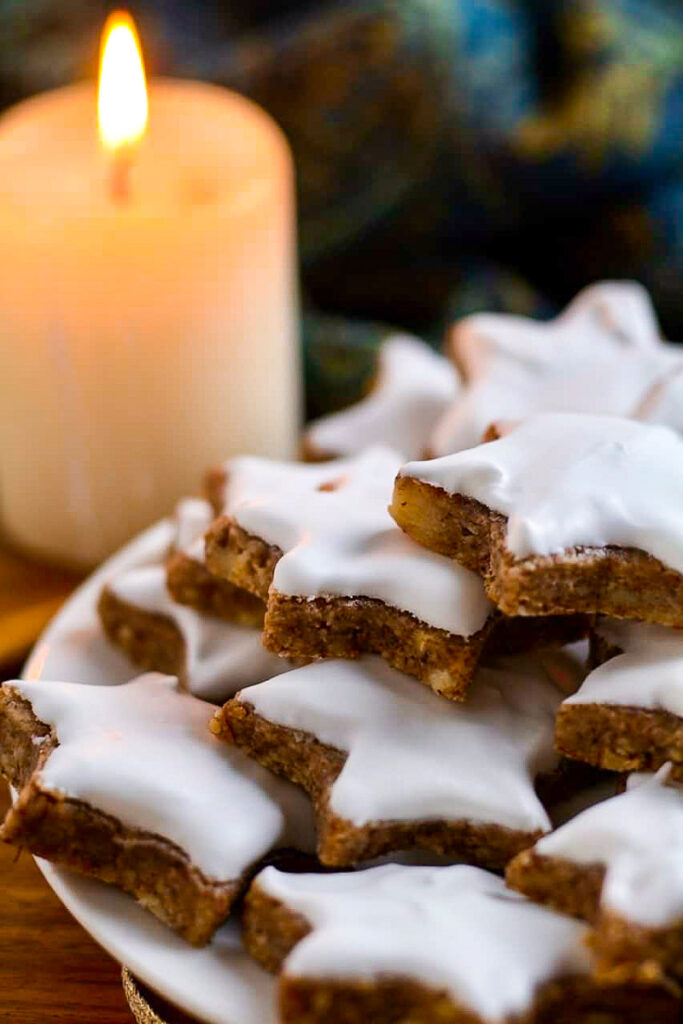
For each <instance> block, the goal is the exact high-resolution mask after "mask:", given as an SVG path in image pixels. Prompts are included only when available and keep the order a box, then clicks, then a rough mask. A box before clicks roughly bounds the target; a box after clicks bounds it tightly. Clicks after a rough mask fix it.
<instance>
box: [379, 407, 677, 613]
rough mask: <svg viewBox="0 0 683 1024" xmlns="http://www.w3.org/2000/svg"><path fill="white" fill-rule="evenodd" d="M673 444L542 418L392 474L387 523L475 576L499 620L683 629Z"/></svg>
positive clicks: (598, 419)
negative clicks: (563, 617) (580, 617)
mask: <svg viewBox="0 0 683 1024" xmlns="http://www.w3.org/2000/svg"><path fill="white" fill-rule="evenodd" d="M681 507H683V438H681V437H680V436H679V435H678V434H677V433H675V432H674V431H673V430H671V429H669V428H667V427H660V426H649V425H645V424H642V423H638V422H635V421H633V420H627V419H620V418H617V417H611V416H584V415H580V414H548V415H539V416H534V417H531V418H530V419H528V420H526V421H524V422H523V423H521V424H519V425H517V426H513V427H511V428H510V429H509V430H508V431H507V432H506V433H505V434H504V436H502V437H499V438H498V439H497V440H494V441H490V442H488V443H486V444H482V445H479V446H478V447H476V448H472V449H470V450H468V451H463V452H458V453H456V454H454V455H448V456H444V457H443V458H440V459H433V460H431V461H427V462H413V463H408V464H407V465H406V466H404V467H403V469H402V470H401V471H400V473H399V475H398V477H397V479H396V483H395V487H394V499H393V503H392V506H391V513H392V515H393V517H394V519H395V520H396V522H397V523H398V524H399V526H401V528H402V529H403V530H405V532H406V533H407V534H408V535H409V536H411V537H413V539H414V540H416V541H418V542H419V543H421V544H423V545H425V546H426V547H428V548H430V549H432V550H434V551H438V552H440V553H441V554H444V555H448V556H450V557H451V558H453V559H455V560H456V561H457V562H459V563H460V564H462V565H464V566H466V567H467V568H470V569H472V570H474V571H476V572H478V573H480V574H481V575H482V576H483V578H484V581H485V583H486V589H487V592H488V594H489V596H490V598H491V599H492V600H493V601H494V602H495V603H496V604H497V605H498V607H499V608H500V609H501V610H502V611H503V612H504V613H505V614H506V615H553V614H570V613H576V612H579V613H587V614H596V613H601V614H606V615H611V616H614V617H617V618H633V619H642V620H645V621H647V622H655V623H660V624H663V625H667V626H683V519H682V518H681V516H680V514H679V511H678V510H679V509H680V508H681Z"/></svg>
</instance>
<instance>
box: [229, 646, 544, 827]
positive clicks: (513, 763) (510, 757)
mask: <svg viewBox="0 0 683 1024" xmlns="http://www.w3.org/2000/svg"><path fill="white" fill-rule="evenodd" d="M237 697H238V699H239V700H240V701H242V702H244V703H247V704H251V705H253V707H254V709H255V710H256V712H257V714H259V715H261V716H262V717H264V718H266V719H267V720H268V721H270V722H275V723H277V724H278V725H284V726H287V727H289V728H291V729H302V730H304V731H305V732H309V733H312V734H313V735H314V736H315V737H316V738H317V739H318V740H319V741H320V742H321V743H323V744H325V745H327V746H332V747H336V748H337V749H339V750H343V751H346V752H348V757H347V759H346V763H345V765H344V767H343V769H342V771H341V773H340V774H339V776H338V777H337V779H336V781H335V782H334V784H333V786H332V790H331V794H330V807H331V808H332V810H333V811H335V812H336V814H338V815H340V816H341V817H343V818H346V819H347V820H350V821H352V822H353V824H354V825H356V826H362V825H366V824H368V823H369V822H374V821H392V820H394V821H408V820H413V819H416V820H429V819H435V820H438V819H441V818H443V819H447V820H451V821H456V820H457V821H460V820H463V819H467V820H469V821H475V822H480V823H483V822H486V823H497V824H499V825H505V826H508V827H509V828H514V829H521V830H523V831H534V830H536V829H548V828H549V827H550V823H549V819H548V815H547V814H546V812H545V810H544V808H543V806H542V805H541V803H540V801H539V799H538V797H537V796H536V793H535V792H534V778H535V776H536V774H537V772H538V771H539V770H544V769H548V768H550V767H552V766H553V765H554V764H555V762H556V755H555V754H554V753H553V731H554V718H555V711H556V709H557V706H558V704H559V701H560V698H561V693H560V691H559V690H558V688H557V687H556V686H555V685H554V684H553V683H551V682H550V680H549V678H548V676H547V674H546V673H545V672H544V670H543V668H542V666H541V663H540V661H538V660H534V659H532V658H531V657H527V658H514V659H513V658H511V659H509V660H507V661H505V662H504V663H502V665H501V667H499V668H480V669H479V671H478V673H477V675H476V677H475V681H474V684H473V686H472V689H471V691H470V695H469V697H468V700H467V703H466V704H456V703H454V702H452V701H445V700H443V698H442V697H438V696H436V695H435V694H434V693H432V692H431V691H430V690H428V689H426V688H425V687H423V686H417V685H416V684H415V681H414V680H413V679H411V678H409V677H408V676H404V675H403V674H402V673H400V672H396V671H395V670H394V669H391V668H389V667H388V666H387V665H386V664H385V663H384V662H383V661H381V660H380V659H379V658H374V657H365V658H361V659H360V660H359V661H336V660H335V661H325V662H320V663H318V664H315V665H308V666H306V667H305V668H301V669H296V670H295V671H293V672H288V673H287V674H286V675H283V676H280V677H279V678H277V679H270V680H268V681H267V682H265V683H260V684H258V685H256V686H251V687H249V688H248V689H246V690H242V691H241V692H240V693H239V694H238V695H237Z"/></svg>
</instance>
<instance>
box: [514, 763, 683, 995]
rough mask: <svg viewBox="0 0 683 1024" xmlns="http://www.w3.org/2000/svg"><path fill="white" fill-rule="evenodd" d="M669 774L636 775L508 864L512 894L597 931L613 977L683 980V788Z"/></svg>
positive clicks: (601, 957)
mask: <svg viewBox="0 0 683 1024" xmlns="http://www.w3.org/2000/svg"><path fill="white" fill-rule="evenodd" d="M668 776H669V768H668V766H667V767H665V768H664V769H663V770H662V771H660V772H659V773H658V774H657V775H655V776H632V777H631V779H630V780H629V787H628V789H627V791H626V792H625V793H623V794H621V795H620V796H615V797H612V798H611V799H610V800H605V801H603V802H602V803H599V804H596V805H595V806H593V807H589V808H588V809H587V810H585V811H583V812H582V813H581V814H578V815H577V816H576V817H575V818H572V819H571V820H570V821H568V822H566V823H565V824H564V825H562V826H561V827H560V828H558V829H556V831H554V832H551V833H549V834H548V835H546V836H543V837H542V838H541V839H539V840H538V842H537V843H536V845H535V846H534V847H533V848H532V849H529V850H525V851H524V852H523V853H520V854H519V855H518V856H517V857H515V858H514V860H512V861H511V862H510V863H509V864H508V866H507V871H506V878H507V882H508V885H510V886H512V888H514V889H517V890H518V891H519V892H522V893H524V894H525V895H526V896H529V897H530V898H531V899H534V900H537V901H538V902H539V903H544V904H547V905H548V906H551V907H553V908H554V909H556V910H559V911H562V912H563V913H567V914H572V915H574V916H576V917H581V918H583V919H584V920H586V921H588V922H590V923H592V924H593V926H594V930H593V935H592V939H591V944H592V948H593V950H594V952H595V955H596V958H597V970H598V971H599V972H600V973H602V974H605V975H607V976H609V975H614V974H616V975H622V976H625V975H626V974H629V973H630V974H632V975H633V976H635V977H656V976H658V975H662V976H665V975H667V974H670V975H672V976H674V977H676V978H677V979H679V980H683V791H682V790H681V789H680V787H679V786H674V785H667V784H666V783H667V779H668ZM644 780H645V781H644Z"/></svg>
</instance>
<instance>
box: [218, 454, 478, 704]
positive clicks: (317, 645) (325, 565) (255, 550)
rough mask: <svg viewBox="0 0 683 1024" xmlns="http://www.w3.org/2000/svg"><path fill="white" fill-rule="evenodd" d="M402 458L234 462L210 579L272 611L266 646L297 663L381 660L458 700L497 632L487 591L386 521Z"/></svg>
mask: <svg viewBox="0 0 683 1024" xmlns="http://www.w3.org/2000/svg"><path fill="white" fill-rule="evenodd" d="M399 464H400V456H398V455H397V454H396V453H395V452H392V451H390V450H389V449H386V448H371V449H367V450H366V451H365V452H363V453H362V454H361V455H359V456H357V457H356V458H353V459H348V460H336V461H334V462H330V463H324V464H320V465H315V466H313V465H302V464H296V463H278V462H272V461H269V460H267V459H259V458H238V459H233V460H232V461H231V462H229V463H228V464H227V465H226V466H225V468H224V471H223V474H222V476H221V477H220V478H219V477H217V476H214V478H213V481H214V484H213V486H214V493H215V498H216V499H217V504H218V505H219V506H220V507H221V508H222V510H223V512H222V514H221V515H220V516H219V518H218V519H217V520H216V522H215V523H214V525H213V526H212V528H211V529H210V531H209V533H208V534H207V548H206V557H207V565H208V567H209V569H210V570H211V572H213V573H215V574H216V575H219V576H221V577H227V578H228V579H230V580H231V581H232V582H233V583H235V584H237V585H239V586H241V587H244V588H245V589H247V590H250V591H251V592H252V593H255V594H257V595H258V596H259V597H261V598H262V599H263V600H264V601H267V611H266V619H265V627H264V643H265V646H266V647H267V648H268V650H270V651H273V652H274V653H277V654H280V655H284V656H288V657H292V658H339V657H341V658H356V657H358V656H359V655H360V654H363V653H372V654H380V655H381V656H382V657H383V658H385V659H386V661H387V662H388V663H389V664H390V665H392V666H394V667H395V668H397V669H400V670H402V671H404V672H407V673H409V674H410V675H414V676H415V677H416V678H418V679H420V680H421V681H422V682H424V683H426V684H427V685H428V686H430V687H431V688H432V689H433V690H435V691H436V692H438V693H440V694H442V695H443V696H446V697H450V698H452V699H455V700H462V699H463V698H464V696H465V694H466V691H467V687H468V686H469V683H470V681H471V679H472V676H473V674H474V670H475V667H476V664H477V661H478V659H479V656H480V654H481V651H482V648H483V646H484V643H485V641H486V638H487V635H488V633H489V631H490V629H491V626H492V624H493V615H492V607H491V605H490V602H489V601H488V600H487V598H486V595H485V593H484V587H483V585H482V582H481V580H480V579H479V578H478V577H477V575H476V574H475V573H473V572H470V571H469V570H467V569H463V568H462V567H461V566H457V565H454V564H453V563H452V562H451V561H450V560H449V559H446V558H442V557H441V556H439V555H435V554H433V553H432V552H428V551H425V550H424V548H422V547H421V546H420V545H419V544H416V543H415V542H414V541H412V540H411V539H410V538H409V537H406V536H405V534H403V533H402V532H401V530H399V529H398V527H397V526H396V524H395V523H394V522H393V520H392V519H391V517H390V516H389V513H388V511H387V504H388V502H389V500H390V498H391V488H392V481H393V478H394V476H395V473H396V470H397V469H398V466H399Z"/></svg>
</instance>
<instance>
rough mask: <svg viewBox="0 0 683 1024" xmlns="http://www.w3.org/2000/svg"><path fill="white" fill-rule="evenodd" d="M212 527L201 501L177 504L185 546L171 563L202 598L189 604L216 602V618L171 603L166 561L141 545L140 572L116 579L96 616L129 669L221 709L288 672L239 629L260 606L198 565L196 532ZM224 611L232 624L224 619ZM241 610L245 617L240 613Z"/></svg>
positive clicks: (252, 634) (200, 546)
mask: <svg viewBox="0 0 683 1024" xmlns="http://www.w3.org/2000/svg"><path fill="white" fill-rule="evenodd" d="M207 520H208V522H207ZM211 520H212V512H211V508H210V506H209V505H208V504H207V503H206V502H204V501H200V500H199V499H186V500H185V501H183V502H182V503H181V504H180V505H179V507H178V510H177V512H176V520H175V527H176V531H175V533H176V546H177V547H178V548H180V545H183V547H182V548H181V550H179V552H178V554H177V555H176V558H175V564H176V566H179V565H180V559H181V558H182V559H183V560H184V562H185V563H186V566H187V567H186V568H184V569H183V570H182V575H183V578H184V579H185V581H186V583H187V584H188V586H189V585H190V584H189V581H190V580H192V581H193V582H192V588H193V590H194V592H195V593H196V594H198V595H203V596H204V597H205V598H207V600H206V601H203V600H197V601H196V602H195V604H198V605H204V604H205V605H206V606H207V607H209V608H216V606H217V603H218V604H219V605H220V610H221V611H222V613H223V614H222V617H218V616H216V615H213V614H210V613H208V612H203V611H198V610H197V608H196V607H195V606H188V605H187V604H181V603H179V602H178V601H176V600H174V598H173V596H172V595H171V593H170V592H169V589H168V587H167V582H168V581H167V568H168V567H167V563H166V560H165V559H164V558H162V559H161V560H159V559H158V558H157V559H156V560H155V559H154V558H152V557H148V555H149V554H150V553H148V551H147V550H146V549H145V547H144V545H142V546H139V557H140V564H139V566H137V567H131V568H128V569H126V570H125V571H124V572H121V573H118V574H117V575H115V576H113V577H112V578H111V579H110V580H109V581H108V583H107V584H106V585H105V587H104V588H103V590H102V594H101V596H100V600H99V602H98V614H99V617H100V622H101V623H102V626H103V628H104V630H105V632H106V634H107V637H108V638H109V640H110V641H111V642H112V643H113V644H115V645H116V646H117V647H120V648H122V650H123V651H124V652H125V653H126V654H127V655H128V657H129V658H130V660H131V661H132V662H133V664H135V665H136V666H138V667H139V668H142V669H147V670H151V671H155V672H166V673H169V674H170V675H177V676H178V677H179V678H180V680H181V682H182V685H183V687H184V688H185V689H186V690H188V691H189V692H190V693H193V694H194V695H195V696H196V697H201V698H203V699H204V700H211V701H215V702H217V703H222V702H223V701H224V700H227V698H228V697H230V696H232V694H233V693H235V691H236V690H238V689H239V688H240V687H241V686H248V685H249V684H250V683H256V682H260V681H261V680H262V679H268V678H270V676H273V675H276V674H277V673H278V672H286V671H288V670H289V669H290V668H291V667H292V666H291V663H290V662H289V661H288V660H287V659H285V658H278V657H277V656H276V655H274V654H270V653H269V652H268V651H266V650H265V648H264V647H263V644H262V643H261V630H260V629H259V628H256V627H255V626H254V625H249V624H247V625H245V624H242V623H243V621H244V619H245V618H246V620H247V623H248V622H249V619H250V617H251V615H250V613H249V608H250V604H251V605H256V606H258V607H259V608H260V618H261V619H262V618H263V612H264V606H263V602H262V601H260V600H259V599H258V598H256V597H254V596H253V595H252V594H249V593H248V592H247V591H246V590H241V589H240V588H238V587H234V586H233V585H232V584H231V583H229V582H228V581H227V580H219V579H217V578H216V577H214V576H211V575H210V574H209V573H208V571H207V569H206V566H205V565H204V564H203V553H204V541H203V536H202V535H201V533H200V534H199V535H198V534H197V532H196V531H197V529H199V530H200V531H203V530H204V529H206V526H207V525H208V523H209V522H211ZM189 538H192V539H191V540H190V539H189ZM152 543H153V538H150V544H152ZM154 554H156V551H155V552H154ZM193 566H196V568H193ZM209 598H211V599H209ZM229 607H231V608H232V609H233V611H234V613H235V614H236V617H237V620H238V621H229V620H228V619H227V618H226V615H227V612H228V608H229ZM245 610H246V613H247V614H246V615H242V614H240V612H242V611H245Z"/></svg>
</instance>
